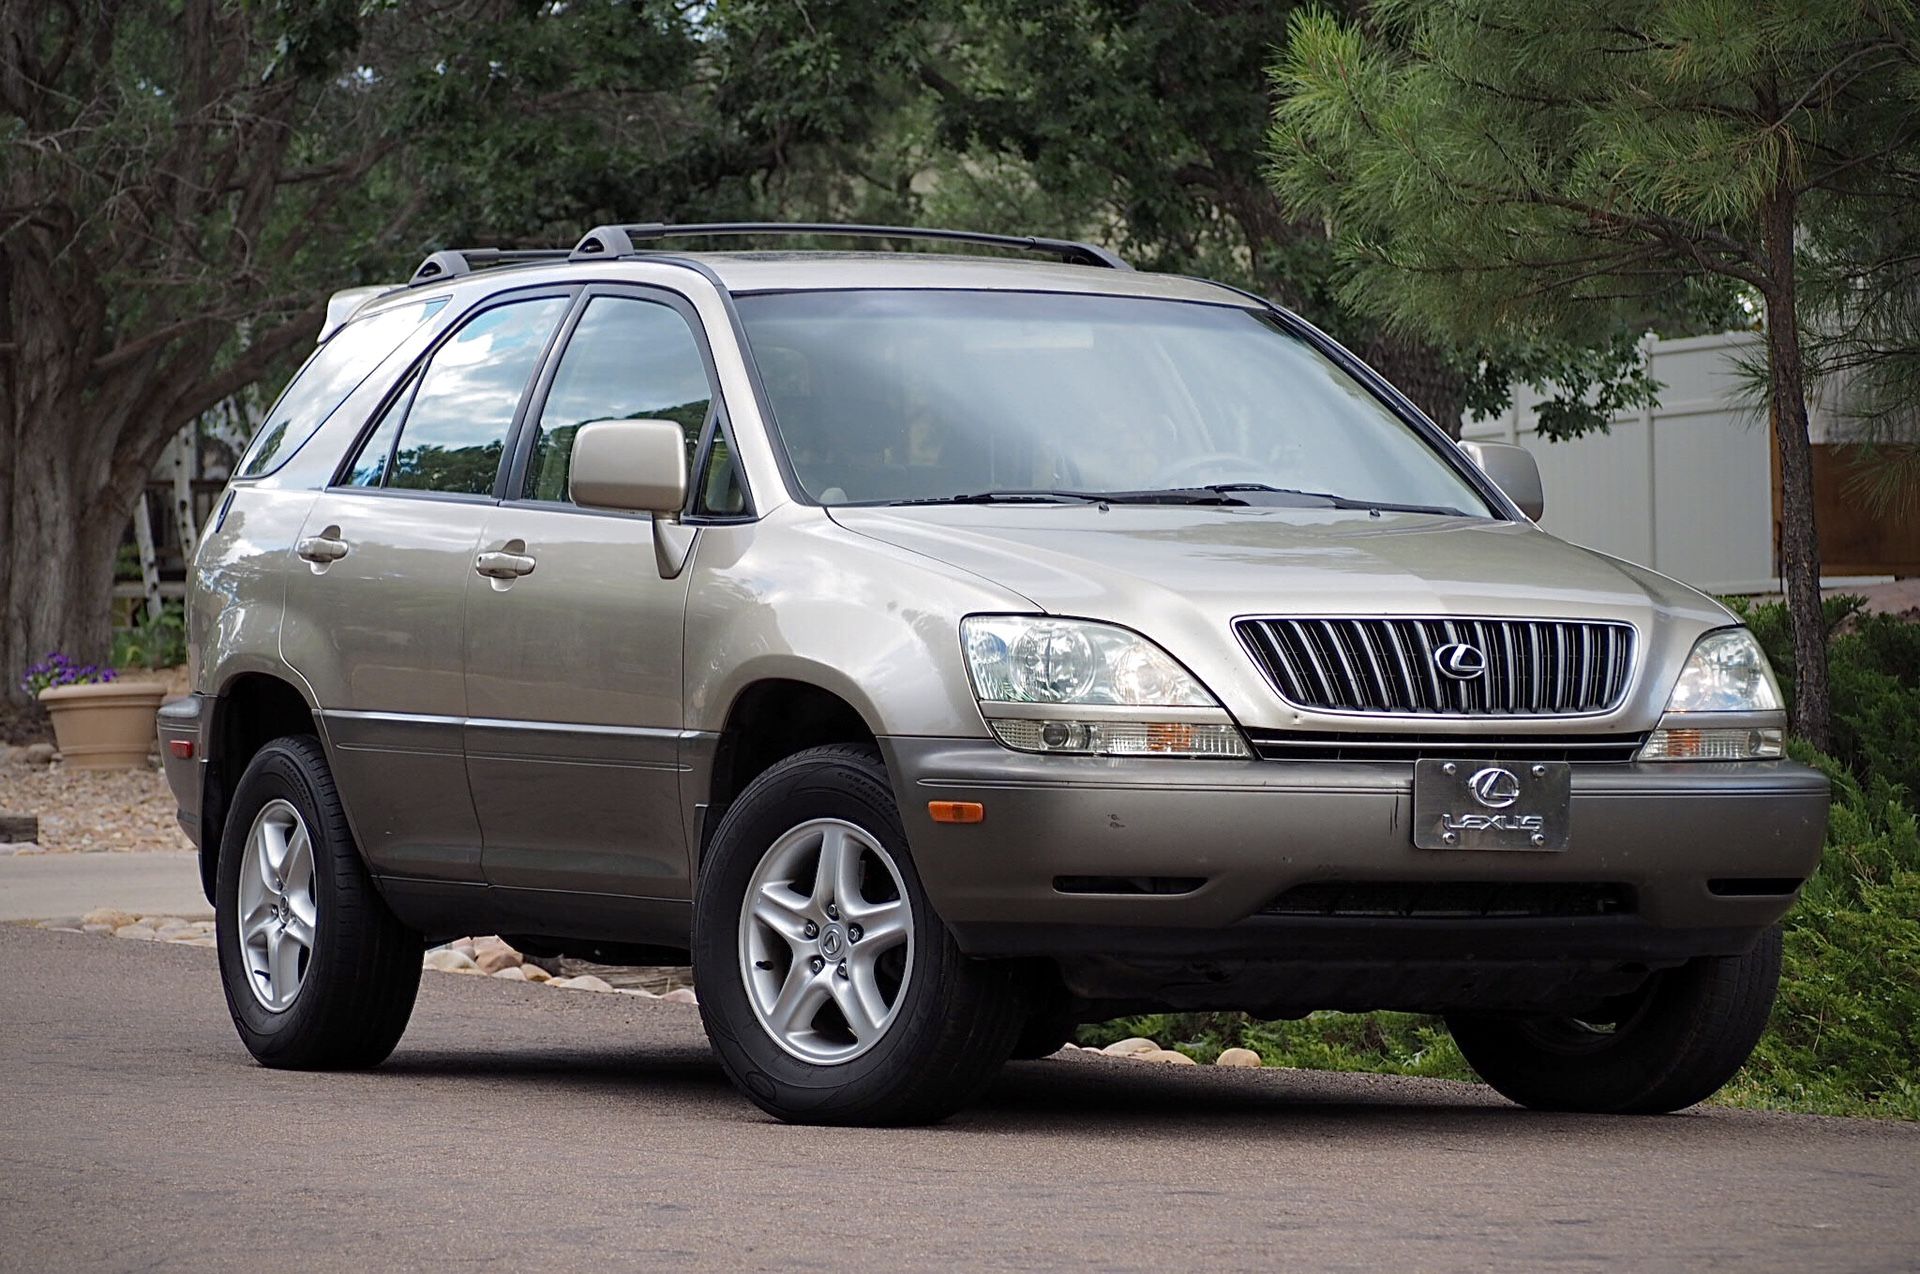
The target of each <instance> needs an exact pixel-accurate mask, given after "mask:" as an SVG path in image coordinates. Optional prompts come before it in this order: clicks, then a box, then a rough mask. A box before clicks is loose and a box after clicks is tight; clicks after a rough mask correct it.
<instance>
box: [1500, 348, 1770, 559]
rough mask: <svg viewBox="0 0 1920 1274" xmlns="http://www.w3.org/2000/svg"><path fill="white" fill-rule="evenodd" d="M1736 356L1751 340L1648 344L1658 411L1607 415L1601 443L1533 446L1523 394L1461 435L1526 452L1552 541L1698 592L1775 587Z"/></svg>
mask: <svg viewBox="0 0 1920 1274" xmlns="http://www.w3.org/2000/svg"><path fill="white" fill-rule="evenodd" d="M1743 352H1744V353H1745V354H1746V355H1748V356H1758V354H1759V352H1760V337H1759V335H1758V334H1757V333H1753V332H1723V333H1719V334H1716V335H1713V336H1694V337H1688V338H1685V339H1682V340H1671V341H1654V342H1652V343H1651V346H1650V354H1649V357H1650V358H1651V362H1652V367H1651V370H1652V373H1653V378H1654V380H1656V381H1657V382H1659V383H1660V384H1661V385H1662V386H1663V388H1662V389H1661V391H1660V402H1659V405H1658V406H1656V407H1654V408H1652V409H1651V410H1647V411H1638V412H1627V413H1623V414H1621V415H1619V416H1616V417H1614V420H1613V423H1612V426H1611V428H1610V430H1609V431H1608V432H1607V433H1604V434H1602V433H1595V434H1589V435H1587V436H1585V437H1583V438H1578V439H1575V440H1573V441H1571V442H1549V441H1547V440H1546V439H1545V438H1542V437H1540V436H1539V435H1538V434H1537V433H1535V432H1534V411H1533V409H1534V405H1535V404H1536V403H1537V402H1538V401H1539V397H1538V395H1536V394H1533V393H1532V392H1531V391H1530V390H1527V389H1525V388H1524V387H1522V388H1521V389H1519V390H1518V391H1516V393H1515V397H1514V404H1513V406H1512V407H1511V408H1510V409H1509V410H1508V411H1507V413H1506V414H1505V415H1503V416H1501V417H1499V418H1497V419H1493V420H1480V421H1468V422H1467V423H1466V425H1465V426H1464V428H1463V429H1462V435H1463V436H1464V437H1467V438H1472V439H1483V440H1487V441H1496V442H1514V443H1519V444H1520V445H1521V446H1524V447H1526V448H1527V449H1528V450H1529V451H1531V452H1532V453H1533V455H1534V458H1535V459H1536V460H1537V461H1538V462H1539V464H1540V477H1541V481H1542V483H1543V484H1544V486H1545V488H1546V497H1547V504H1546V516H1545V517H1543V518H1542V519H1541V525H1542V526H1543V527H1545V528H1546V529H1547V530H1549V531H1551V532H1553V533H1554V534H1555V535H1558V536H1561V537H1562V538H1564V539H1568V540H1571V541H1573V542H1574V543H1576V544H1584V545H1587V546H1588V547H1591V548H1596V549H1599V550H1600V551H1602V552H1604V553H1611V554H1614V555H1615V556H1617V557H1624V558H1626V559H1627V560H1629V561H1632V562H1638V563H1641V564H1642V565H1645V566H1650V567H1652V568H1653V569H1654V570H1656V571H1659V572H1661V573H1662V574H1665V575H1671V576H1673V577H1675V578H1676V579H1681V580H1685V581H1686V582H1687V583H1689V584H1692V585H1694V586H1696V587H1698V588H1704V589H1707V590H1710V591H1714V592H1723V593H1737V592H1762V591H1767V590H1771V589H1774V588H1777V587H1778V580H1777V578H1776V577H1775V576H1774V573H1773V497H1772V470H1771V464H1770V448H1771V446H1772V443H1771V440H1770V439H1769V437H1768V434H1767V426H1766V418H1765V415H1764V413H1762V412H1756V411H1755V410H1754V408H1753V407H1752V406H1751V404H1750V402H1749V401H1748V399H1747V397H1746V396H1745V395H1743V393H1742V392H1741V391H1742V382H1741V379H1740V373H1739V365H1738V359H1739V358H1740V356H1741V355H1742V353H1743Z"/></svg>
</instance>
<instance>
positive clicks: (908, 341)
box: [738, 290, 1490, 517]
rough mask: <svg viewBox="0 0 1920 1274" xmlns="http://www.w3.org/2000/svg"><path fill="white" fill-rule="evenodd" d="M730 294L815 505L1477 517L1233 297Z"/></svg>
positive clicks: (1402, 428) (1289, 339)
mask: <svg viewBox="0 0 1920 1274" xmlns="http://www.w3.org/2000/svg"><path fill="white" fill-rule="evenodd" d="M738 305H739V312H740V318H741V321H742V323H743V324H744V325H745V327H746V332H747V339H748V343H749V344H750V345H751V347H752V350H753V356H754V359H755V361H756V362H757V363H758V364H759V368H760V373H761V378H762V380H763V382H764V384H765V387H766V392H767V396H768V398H769V399H770V400H771V405H772V408H773V415H774V421H775V428H776V430H777V432H778V434H779V436H780V441H781V442H782V444H783V445H784V446H785V448H786V452H787V455H788V458H789V459H790V461H791V463H792V467H793V472H794V474H795V475H796V477H797V478H798V480H799V483H800V486H801V487H802V488H803V489H804V490H805V492H806V494H807V496H808V497H809V498H811V499H813V500H816V501H818V502H820V503H821V504H827V505H841V504H887V503H901V502H933V501H947V500H961V501H964V500H969V499H982V500H984V499H996V498H998V499H1015V500H1051V499H1060V500H1069V499H1083V498H1088V497H1090V496H1093V495H1099V494H1111V495H1115V496H1118V497H1121V498H1131V499H1133V500H1135V501H1136V502H1143V503H1154V502H1158V501H1160V500H1163V499H1164V500H1167V501H1170V502H1180V503H1191V502H1196V501H1197V502H1204V503H1217V504H1239V503H1280V504H1307V505H1316V504H1318V505H1324V504H1327V503H1338V504H1341V505H1348V506H1356V505H1357V506H1366V505H1380V506H1395V507H1402V508H1414V509H1421V510H1432V511H1435V512H1440V511H1446V512H1458V513H1467V514H1472V515H1475V516H1482V517H1484V516H1488V515H1489V513H1490V511H1489V509H1488V507H1487V504H1486V502H1485V501H1484V500H1482V499H1481V498H1480V496H1479V495H1478V494H1477V493H1476V492H1475V491H1474V489H1473V488H1472V487H1471V486H1470V485H1469V484H1468V483H1467V481H1466V479H1464V478H1462V477H1461V476H1460V475H1459V474H1457V473H1455V472H1454V471H1453V470H1452V469H1450V468H1449V467H1448V466H1447V464H1446V463H1445V462H1444V461H1443V460H1441V458H1440V457H1439V456H1438V455H1436V454H1435V453H1434V451H1433V450H1432V448H1431V447H1429V446H1428V445H1427V444H1426V443H1425V442H1424V441H1422V440H1421V439H1420V438H1419V437H1418V436H1417V435H1416V434H1415V433H1414V431H1413V430H1412V429H1411V428H1410V427H1409V426H1408V425H1407V424H1406V423H1405V422H1404V421H1402V420H1401V419H1400V418H1399V417H1397V416H1395V415H1394V414H1393V413H1392V412H1391V411H1390V410H1388V409H1387V407H1386V406H1385V405H1384V404H1383V403H1381V402H1380V401H1379V400H1378V399H1376V398H1375V397H1373V395H1371V394H1370V393H1368V392H1367V391H1366V390H1365V389H1364V388H1362V387H1361V386H1360V385H1359V384H1358V383H1357V382H1356V381H1354V380H1353V378H1351V377H1350V376H1348V375H1347V374H1346V373H1345V372H1342V371H1341V370H1340V369H1339V368H1338V367H1337V366H1335V365H1334V364H1333V363H1332V362H1330V361H1329V360H1328V359H1327V358H1325V357H1324V356H1323V355H1321V354H1320V353H1319V352H1318V351H1316V350H1315V349H1314V348H1313V347H1312V346H1311V345H1309V344H1307V343H1306V342H1305V341H1304V340H1302V339H1300V338H1299V337H1297V336H1294V335H1292V334H1291V333H1289V332H1288V331H1286V329H1284V328H1283V327H1281V326H1280V325H1279V323H1278V322H1276V321H1275V320H1274V319H1273V318H1272V317H1270V316H1268V315H1265V314H1260V313H1257V312H1255V311H1252V310H1247V309H1242V308H1239V307H1237V306H1227V305H1210V304H1197V303H1193V302H1183V301H1161V300H1148V299H1140V298H1134V297H1113V296H1084V295H1074V294H1060V295H1054V294H1047V293H1035V292H985V291H971V292H970V291H931V290H898V291H894V290H864V291H837V292H787V293H770V294H763V295H757V296H753V295H749V296H743V297H740V298H739V301H738Z"/></svg>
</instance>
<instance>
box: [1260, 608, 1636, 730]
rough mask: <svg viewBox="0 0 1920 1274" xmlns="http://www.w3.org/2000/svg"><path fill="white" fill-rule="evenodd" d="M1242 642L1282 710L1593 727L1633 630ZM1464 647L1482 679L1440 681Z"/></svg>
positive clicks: (1429, 632)
mask: <svg viewBox="0 0 1920 1274" xmlns="http://www.w3.org/2000/svg"><path fill="white" fill-rule="evenodd" d="M1235 627H1236V628H1237V629H1238V630H1239V632H1240V636H1241V640H1242V641H1243V642H1244V643H1245V645H1246V647H1247V650H1248V652H1249V653H1250V654H1251V655H1252V656H1253V659H1254V661H1255V662H1256V663H1257V664H1259V665H1260V667H1261V669H1262V671H1264V672H1265V673H1266V676H1267V679H1268V681H1270V682H1271V683H1272V684H1273V687H1274V689H1276V690H1277V691H1279V692H1280V695H1281V697H1282V698H1284V699H1286V700H1287V701H1288V702H1289V703H1294V704H1297V705H1299V706H1301V707H1304V708H1317V709H1321V710H1323V711H1329V712H1357V713H1366V714H1389V715H1409V716H1461V717H1502V716H1507V717H1523V716H1591V715H1594V714H1597V713H1603V712H1609V711H1611V710H1613V709H1614V708H1617V707H1618V706H1619V705H1620V703H1621V702H1622V700H1624V699H1625V697H1626V693H1627V688H1628V685H1629V683H1630V682H1631V681H1632V679H1633V660H1634V631H1633V628H1632V627H1631V626H1630V625H1627V624H1621V623H1613V622H1608V621H1592V620H1558V619H1489V618H1462V619H1453V618H1442V617H1435V618H1378V617H1366V618H1351V619H1347V618H1339V619H1279V618H1276V619H1242V620H1238V621H1236V623H1235ZM1455 644H1463V645H1466V646H1469V647H1471V648H1472V649H1474V650H1476V651H1478V652H1479V654H1480V656H1481V658H1482V660H1483V665H1484V671H1482V672H1481V673H1480V674H1479V675H1477V676H1468V677H1460V676H1453V675H1448V674H1445V673H1443V672H1442V670H1441V668H1440V665H1439V663H1438V662H1437V660H1436V652H1438V651H1439V650H1441V649H1442V648H1443V647H1447V646H1451V645H1455Z"/></svg>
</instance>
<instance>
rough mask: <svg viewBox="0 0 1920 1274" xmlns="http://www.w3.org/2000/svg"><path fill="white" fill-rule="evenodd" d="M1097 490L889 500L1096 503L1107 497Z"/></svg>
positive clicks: (893, 503)
mask: <svg viewBox="0 0 1920 1274" xmlns="http://www.w3.org/2000/svg"><path fill="white" fill-rule="evenodd" d="M1105 498H1106V497H1105V496H1102V495H1100V494H1099V493H1098V492H1095V491H1050V490H1032V491H964V492H961V493H960V494H959V495H927V496H919V497H916V498H915V499H911V500H888V501H887V502H886V505H887V507H888V508H890V509H892V508H899V507H902V506H904V505H910V504H1066V503H1068V502H1069V501H1075V500H1077V501H1080V502H1081V503H1084V504H1094V503H1098V502H1099V501H1101V500H1103V499H1105Z"/></svg>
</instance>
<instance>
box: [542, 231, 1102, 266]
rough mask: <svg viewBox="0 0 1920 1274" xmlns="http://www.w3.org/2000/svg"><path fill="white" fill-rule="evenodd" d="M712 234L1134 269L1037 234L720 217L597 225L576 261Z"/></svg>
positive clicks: (1087, 247) (1096, 250)
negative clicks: (975, 249) (975, 251)
mask: <svg viewBox="0 0 1920 1274" xmlns="http://www.w3.org/2000/svg"><path fill="white" fill-rule="evenodd" d="M707 235H826V236H837V237H844V238H850V239H927V240H933V241H937V242H942V243H975V244H981V245H984V246H987V247H995V248H1013V249H1017V250H1019V251H1023V252H1038V253H1042V254H1044V255H1047V256H1052V257H1058V258H1060V259H1061V260H1062V261H1065V262H1067V263H1068V264H1071V265H1091V266H1099V267H1101V268H1103V269H1108V270H1131V269H1132V268H1133V267H1132V266H1130V265H1128V264H1127V263H1126V262H1125V261H1122V260H1121V259H1120V258H1119V257H1118V256H1116V255H1114V253H1112V252H1110V251H1108V250H1107V249H1106V248H1103V247H1100V246H1099V245H1098V244H1093V243H1080V242H1078V241H1076V240H1073V239H1044V238H1041V237H1039V236H1038V235H1017V234H986V233H983V232H980V231H974V230H934V229H928V228H926V227H923V226H864V225H839V224H836V223H834V222H813V221H716V222H709V223H705V224H696V225H665V224H662V223H660V222H649V223H645V224H640V225H618V226H596V227H594V228H593V229H592V230H589V231H588V232H587V234H586V237H584V238H583V239H581V240H580V242H579V244H578V246H576V247H575V248H574V249H573V253H572V259H573V260H575V261H583V260H597V259H604V258H607V257H624V256H630V255H632V254H634V253H636V252H639V251H641V250H642V249H641V248H640V247H639V246H638V245H639V244H641V243H645V242H651V241H652V240H655V239H668V238H672V239H686V238H695V237H702V236H707Z"/></svg>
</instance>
